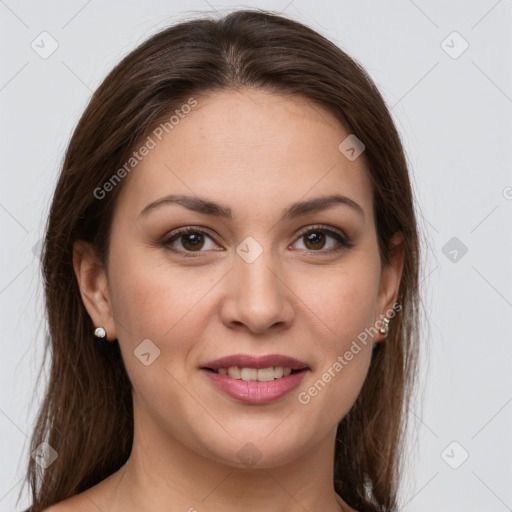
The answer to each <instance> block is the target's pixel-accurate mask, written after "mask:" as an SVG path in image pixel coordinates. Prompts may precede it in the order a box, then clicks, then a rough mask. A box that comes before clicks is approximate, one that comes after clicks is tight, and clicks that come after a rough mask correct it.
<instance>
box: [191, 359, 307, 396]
mask: <svg viewBox="0 0 512 512" xmlns="http://www.w3.org/2000/svg"><path fill="white" fill-rule="evenodd" d="M232 366H238V367H239V368H256V369H260V368H268V367H270V366H282V367H285V368H291V369H292V370H295V371H294V372H293V373H291V374H290V375H287V376H286V377H281V378H279V379H275V380H273V381H267V382H259V381H244V380H240V379H233V378H232V377H230V376H229V375H221V374H219V373H215V372H212V371H210V370H218V369H219V368H230V367H232ZM309 370H310V368H309V366H308V365H307V364H306V363H304V362H302V361H299V360H298V359H295V358H293V357H289V356H284V355H281V354H268V355H264V356H253V355H250V354H234V355H231V356H227V357H221V358H220V359H216V360H215V361H209V362H207V363H205V364H203V365H202V366H201V368H200V371H201V373H203V374H204V375H205V376H206V377H208V379H209V381H210V382H211V383H212V384H214V385H215V387H216V388H217V389H219V390H221V391H222V392H224V393H225V394H227V395H228V396H230V397H231V398H234V399H236V400H239V401H240V402H243V403H246V404H267V403H271V402H274V401H276V400H279V399H280V398H282V397H284V396H285V395H287V394H288V393H290V392H291V391H293V390H294V389H295V388H296V387H297V386H298V385H299V384H300V383H301V381H302V379H303V378H304V377H305V376H306V373H308V371H309Z"/></svg>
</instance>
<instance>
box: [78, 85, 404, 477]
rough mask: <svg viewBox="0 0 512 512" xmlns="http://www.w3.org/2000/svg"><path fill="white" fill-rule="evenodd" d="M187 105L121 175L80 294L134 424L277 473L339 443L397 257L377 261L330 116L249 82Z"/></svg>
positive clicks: (369, 222)
mask: <svg viewBox="0 0 512 512" xmlns="http://www.w3.org/2000/svg"><path fill="white" fill-rule="evenodd" d="M196 99H197V101H198V105H197V107H196V108H194V109H192V110H191V112H190V113H189V114H187V115H185V116H183V117H182V118H181V119H180V121H179V123H178V124H176V125H175V126H174V128H173V129H172V130H169V133H168V134H166V133H165V131H163V135H164V136H163V137H162V136H161V139H162V140H161V141H159V140H158V138H157V137H156V136H154V135H153V136H152V137H153V139H154V141H155V142H156V145H155V147H154V148H152V149H151V150H150V151H149V152H148V154H147V156H145V157H144V158H143V159H142V161H141V162H140V163H138V165H136V167H135V168H134V169H133V170H132V171H131V172H130V174H129V175H128V176H127V177H126V178H125V180H126V182H125V183H123V185H122V186H123V189H122V191H121V194H120V196H119V199H118V203H117V206H116V211H115V215H114V219H113V225H112V233H111V244H110V253H109V259H108V265H107V273H106V275H103V276H102V277H101V279H99V280H98V290H99V291H97V292H96V294H92V295H91V296H94V300H92V301H90V300H89V301H87V300H86V304H87V305H88V309H89V312H90V314H91V317H92V319H93V321H94V323H95V325H103V326H105V327H106V328H107V333H108V335H109V338H110V339H112V338H114V337H117V338H118V340H119V344H120V347H121V351H122V355H123V359H124V362H125V365H126V369H127V372H128V375H129V377H130V380H131V382H132V384H133V393H134V408H135V417H136V422H137V425H139V426H140V427H141V428H143V429H147V431H151V432H152V433H153V434H154V435H157V436H162V437H161V438H162V439H163V438H167V439H173V440H174V441H176V442H177V443H180V444H181V445H182V446H186V447H187V448H188V449H190V450H193V451H194V452H196V453H197V454H199V455H202V456H205V457H208V458H210V459H212V460H221V461H223V462H225V463H227V464H230V465H232V466H240V467H242V466H244V465H245V466H246V465H248V462H247V461H248V460H252V461H256V459H258V460H257V462H258V464H259V467H270V466H272V465H277V464H281V463H284V462H287V461H288V462H289V461H291V460H293V459H295V458H297V457H298V456H300V454H301V453H306V452H307V451H308V450H311V449H312V448H315V447H318V445H319V443H321V442H322V441H324V440H325V439H327V438H328V439H329V440H330V442H331V441H332V440H333V438H332V437H331V436H333V435H334V433H335V429H336V426H337V424H338V422H339V421H340V420H341V419H342V418H343V416H344V415H345V414H346V413H347V412H348V410H349V408H350V407H351V406H352V404H353V403H354V401H355V399H356V397H357V395H358V393H359V391H360V389H361V386H362V384H363V381H364V379H365V377H366V374H367V371H368V367H369V363H370V358H371V352H372V345H373V343H374V342H378V341H382V340H383V336H382V335H381V334H379V333H377V334H375V329H373V330H372V331H371V332H372V333H373V334H374V335H373V337H372V336H371V335H368V332H369V331H366V333H367V334H366V339H365V336H364V335H363V334H362V333H364V332H365V329H370V328H372V327H374V326H377V328H378V327H379V326H380V323H379V322H378V321H379V320H380V319H381V318H382V316H383V314H385V313H386V311H388V314H389V308H391V307H392V305H393V303H394V302H395V300H396V292H397V290H398V284H399V279H400V273H401V259H400V258H397V259H396V262H395V265H394V266H390V267H386V268H384V269H381V261H380V258H379V252H378V246H377V237H376V231H375V224H374V219H373V205H372V193H371V185H370V181H369V178H368V175H367V171H366V169H365V163H364V153H363V155H362V156H360V157H358V158H356V159H355V160H354V159H353V158H351V159H349V158H347V156H345V155H349V156H352V152H350V151H349V152H348V153H342V152H341V150H340V149H338V146H339V145H340V143H341V142H342V141H344V140H345V139H346V138H347V136H349V135H350V133H349V132H347V131H346V130H345V129H344V128H343V127H342V126H341V124H340V123H339V122H338V121H337V120H336V118H335V117H334V116H333V115H332V114H331V113H330V112H328V111H327V110H325V109H324V108H322V107H319V106H317V105H313V104H312V103H310V102H308V101H307V100H305V99H302V98H299V97H284V96H279V95H276V94H273V93H270V92H264V91H261V90H259V91H256V90H252V89H251V90H243V91H240V92H222V93H216V94H213V95H209V96H206V97H202V98H201V97H196ZM136 149H137V148H136ZM356 149H357V148H356ZM171 196H181V197H182V198H184V199H183V201H182V204H179V203H178V202H173V201H171ZM332 196H339V197H338V200H332V201H327V202H325V204H323V203H322V202H321V199H322V198H328V197H332ZM166 198H167V199H166ZM185 198H186V199H185ZM340 198H341V199H340ZM343 198H346V199H343ZM187 205H188V207H187ZM315 205H316V206H315ZM220 213H222V215H221V214H220ZM188 227H190V228H192V229H191V231H190V232H189V233H188V234H183V233H181V234H177V231H178V230H179V229H182V228H188ZM105 278H106V279H105ZM101 283H104V285H105V286H104V287H103V288H102V286H103V285H102V284H101ZM107 284H108V288H107ZM100 297H102V298H103V299H104V302H102V300H103V299H101V298H100ZM363 339H365V342H363V341H362V340H363ZM354 343H355V344H354ZM240 355H245V356H248V358H247V359H245V360H243V359H241V358H238V359H237V356H240ZM267 355H270V356H283V357H289V358H293V359H295V360H297V361H298V362H301V363H302V366H303V367H305V368H306V369H303V370H302V371H300V372H296V371H293V372H292V373H291V375H288V376H283V377H280V378H279V376H280V375H281V374H283V373H284V374H286V373H288V372H289V370H286V369H283V370H281V369H280V367H285V368H286V367H288V368H292V367H293V366H296V365H294V364H292V363H291V362H289V361H288V362H287V361H284V360H280V359H279V358H275V357H274V358H273V357H271V358H269V359H267V360H264V359H260V360H258V358H260V357H261V356H267ZM229 356H235V359H233V360H231V361H224V362H222V361H221V362H220V363H218V364H215V363H212V361H213V362H214V361H215V360H218V359H220V358H225V357H229ZM250 357H253V358H255V359H252V360H251V359H250ZM237 361H238V364H237ZM210 363H212V364H210ZM215 366H218V367H221V368H222V367H224V368H227V367H234V366H242V367H245V368H247V369H245V370H243V371H241V374H240V376H241V377H242V379H237V378H235V377H238V375H236V370H229V371H228V370H220V373H214V372H213V371H212V370H211V369H210V370H208V369H206V367H210V368H215ZM258 367H265V368H268V367H277V370H276V369H275V368H274V370H273V371H272V370H263V371H261V372H257V368H258ZM295 369H299V368H298V366H296V368H295ZM226 371H227V372H228V375H223V373H225V372H226ZM230 375H232V376H230ZM255 378H258V379H259V380H258V381H253V380H250V381H247V380H245V379H255ZM268 379H270V380H268ZM247 443H251V444H247ZM251 463H252V462H251Z"/></svg>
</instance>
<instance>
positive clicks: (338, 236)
mask: <svg viewBox="0 0 512 512" xmlns="http://www.w3.org/2000/svg"><path fill="white" fill-rule="evenodd" d="M315 230H317V231H323V232H324V233H326V234H327V235H329V236H331V237H333V238H334V239H335V240H336V241H337V243H338V246H337V247H335V248H331V249H319V250H317V251H315V250H309V251H308V250H306V251H305V252H307V253H310V254H315V253H316V254H317V255H322V254H331V253H335V252H338V251H340V250H342V249H350V248H352V247H353V246H354V244H353V243H352V242H351V240H350V238H349V237H348V236H347V235H346V234H345V233H344V232H343V231H342V230H340V229H338V228H334V227H332V226H328V225H325V224H312V225H309V226H305V227H304V228H302V229H301V230H300V231H299V232H298V233H297V235H295V238H294V241H293V242H292V244H291V245H293V244H294V243H296V242H297V241H298V240H299V239H300V238H301V237H302V236H304V235H306V234H307V233H309V232H314V231H315ZM187 233H200V234H203V235H206V236H208V237H209V238H211V239H212V240H213V242H215V243H216V244H217V245H218V243H217V241H216V237H215V236H214V235H213V234H211V231H210V230H209V228H206V227H203V226H193V225H191V226H184V227H181V228H176V229H175V230H172V231H171V232H170V233H168V234H167V235H165V236H164V237H163V239H162V241H161V244H162V245H163V246H165V247H166V248H167V249H168V250H170V251H171V252H174V253H178V254H181V255H185V257H192V258H194V257H198V256H200V255H201V253H205V252H209V251H183V250H181V249H172V248H170V247H169V245H170V243H171V242H172V241H173V240H174V239H178V237H179V236H181V235H186V234H187ZM223 250H224V249H223ZM302 251H303V252H304V250H302ZM216 252H219V251H218V250H216Z"/></svg>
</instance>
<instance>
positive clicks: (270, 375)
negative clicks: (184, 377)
mask: <svg viewBox="0 0 512 512" xmlns="http://www.w3.org/2000/svg"><path fill="white" fill-rule="evenodd" d="M202 369H203V370H207V371H210V372H213V373H217V374H219V375H227V376H228V377H231V378H232V379H237V380H244V381H246V382H252V381H258V382H270V381H273V380H277V379H282V378H283V377H288V375H291V374H292V373H299V372H305V371H306V370H307V368H303V369H301V370H294V369H293V368H291V367H289V366H269V367H267V368H250V367H242V368H239V367H238V366H230V367H228V368H217V369H214V368H202Z"/></svg>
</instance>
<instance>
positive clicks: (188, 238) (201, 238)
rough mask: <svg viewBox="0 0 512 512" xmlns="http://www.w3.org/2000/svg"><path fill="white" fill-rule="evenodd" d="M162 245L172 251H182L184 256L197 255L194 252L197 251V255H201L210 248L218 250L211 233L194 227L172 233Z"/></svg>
mask: <svg viewBox="0 0 512 512" xmlns="http://www.w3.org/2000/svg"><path fill="white" fill-rule="evenodd" d="M162 245H163V246H164V247H166V248H167V249H169V250H170V251H172V252H176V253H181V254H182V255H184V256H196V254H193V253H197V256H199V255H201V253H203V252H207V250H208V249H213V250H218V246H217V245H216V244H215V242H214V240H213V238H212V237H211V236H210V235H208V234H207V233H206V232H204V231H202V230H200V229H197V228H193V227H187V228H183V229H179V230H176V231H174V232H172V233H170V234H169V236H167V237H166V239H165V240H163V241H162Z"/></svg>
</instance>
